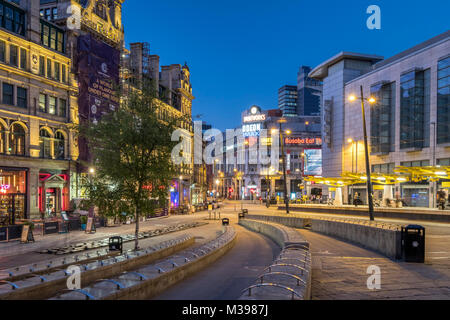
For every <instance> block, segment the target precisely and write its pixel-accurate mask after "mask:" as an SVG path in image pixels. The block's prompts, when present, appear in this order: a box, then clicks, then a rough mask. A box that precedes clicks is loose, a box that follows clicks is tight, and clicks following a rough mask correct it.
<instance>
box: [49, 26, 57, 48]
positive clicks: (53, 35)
mask: <svg viewBox="0 0 450 320" xmlns="http://www.w3.org/2000/svg"><path fill="white" fill-rule="evenodd" d="M50 48H52V49H54V50H56V29H53V28H51V29H50Z"/></svg>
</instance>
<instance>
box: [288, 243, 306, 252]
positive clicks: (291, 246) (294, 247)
mask: <svg viewBox="0 0 450 320" xmlns="http://www.w3.org/2000/svg"><path fill="white" fill-rule="evenodd" d="M291 249H294V250H295V249H303V250H306V251H309V247H307V246H305V245H303V244H290V245H287V246H285V247H284V250H291Z"/></svg>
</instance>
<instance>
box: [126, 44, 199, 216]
mask: <svg viewBox="0 0 450 320" xmlns="http://www.w3.org/2000/svg"><path fill="white" fill-rule="evenodd" d="M121 66H122V70H121V78H122V80H123V85H124V86H128V87H133V88H136V86H138V84H139V83H140V82H141V81H142V80H143V78H147V79H149V80H151V81H152V83H153V85H154V87H155V91H156V94H157V95H158V96H159V101H160V106H161V109H160V111H159V112H160V114H159V117H160V119H161V120H163V121H164V120H168V119H173V118H176V119H179V122H178V127H179V128H180V129H183V130H184V133H183V137H184V138H185V139H186V140H190V141H191V148H190V150H188V151H186V150H183V152H184V155H183V156H184V157H185V158H186V159H191V161H190V164H183V165H181V166H180V170H179V173H180V176H179V177H178V176H177V177H174V180H173V183H172V188H171V190H172V191H171V195H170V197H171V204H172V207H178V206H179V205H180V204H186V203H191V201H192V197H193V196H194V195H193V194H192V190H194V189H195V188H191V187H192V186H193V185H194V184H195V179H194V177H193V175H194V166H193V135H194V133H193V126H192V101H193V100H194V96H193V95H192V85H191V82H190V70H189V67H188V66H187V65H186V64H185V65H184V66H181V65H179V64H172V65H170V66H160V64H159V56H157V55H151V54H150V49H149V44H148V43H141V42H139V43H132V44H131V45H130V49H129V50H124V52H123V54H122V62H121Z"/></svg>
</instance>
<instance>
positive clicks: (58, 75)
mask: <svg viewBox="0 0 450 320" xmlns="http://www.w3.org/2000/svg"><path fill="white" fill-rule="evenodd" d="M60 66H61V64H60V63H59V62H56V61H55V63H54V64H53V67H54V68H53V72H54V76H53V78H54V79H55V80H56V81H61V71H60V69H59V68H60Z"/></svg>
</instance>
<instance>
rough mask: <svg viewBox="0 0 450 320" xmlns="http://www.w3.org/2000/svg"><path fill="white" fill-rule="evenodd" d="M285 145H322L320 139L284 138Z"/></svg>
mask: <svg viewBox="0 0 450 320" xmlns="http://www.w3.org/2000/svg"><path fill="white" fill-rule="evenodd" d="M285 143H286V144H291V145H292V144H294V145H318V146H321V145H322V139H321V138H286V139H285Z"/></svg>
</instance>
